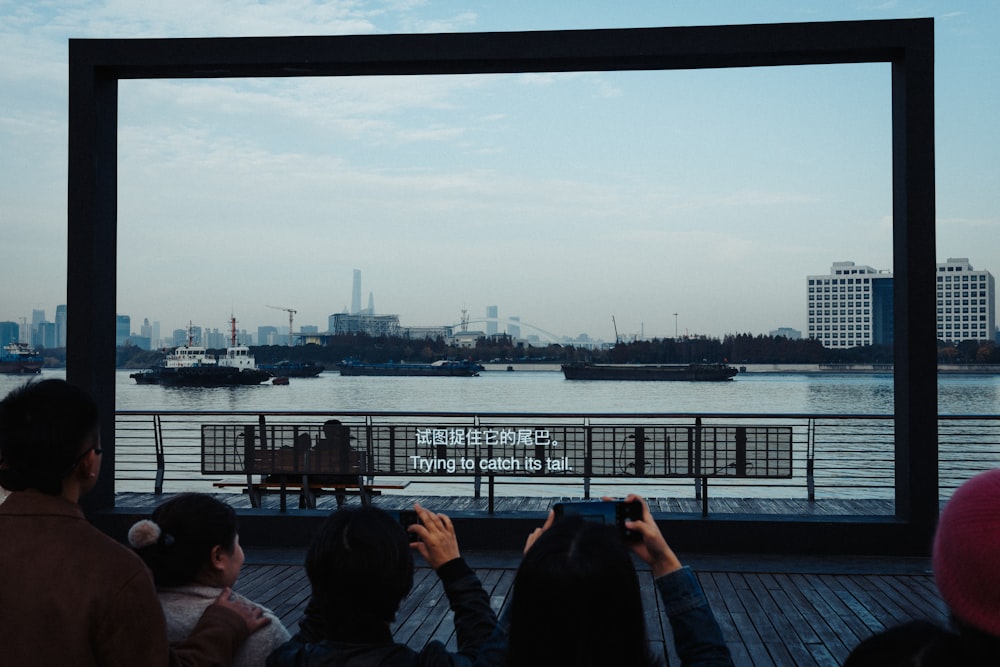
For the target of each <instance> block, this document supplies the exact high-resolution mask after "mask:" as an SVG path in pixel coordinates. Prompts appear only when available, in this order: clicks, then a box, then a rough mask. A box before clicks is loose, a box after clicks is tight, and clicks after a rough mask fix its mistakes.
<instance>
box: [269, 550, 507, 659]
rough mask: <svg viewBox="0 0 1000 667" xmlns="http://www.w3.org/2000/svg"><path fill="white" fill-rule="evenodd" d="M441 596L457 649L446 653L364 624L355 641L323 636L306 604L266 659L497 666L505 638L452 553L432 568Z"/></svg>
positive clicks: (436, 645) (441, 646) (437, 646)
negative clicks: (296, 626)
mask: <svg viewBox="0 0 1000 667" xmlns="http://www.w3.org/2000/svg"><path fill="white" fill-rule="evenodd" d="M437 575H438V577H439V578H440V579H441V583H442V585H443V586H444V592H445V595H447V596H448V602H449V604H450V605H451V610H452V611H453V612H454V614H455V633H456V636H457V640H458V651H457V652H455V653H452V652H450V651H448V650H447V648H445V646H444V644H442V643H441V642H440V641H431V642H429V643H428V644H427V645H426V646H424V647H422V648H420V650H414V649H412V648H410V647H409V646H406V645H405V644H397V643H395V642H394V641H393V638H392V634H391V633H390V631H389V628H388V627H386V626H384V625H380V626H378V627H372V628H369V629H368V632H367V633H366V634H367V636H365V637H359V638H357V639H358V640H357V641H352V642H345V641H332V640H329V639H325V638H324V637H323V636H322V634H321V630H320V629H319V628H320V627H321V625H322V624H321V623H318V622H316V619H311V618H310V611H309V609H307V610H306V617H305V618H304V619H303V620H302V623H301V624H300V628H301V629H300V630H299V632H298V633H296V635H295V636H294V637H292V639H291V640H290V641H288V642H286V643H285V644H283V645H281V646H279V647H278V648H277V649H275V651H274V652H273V653H272V654H271V656H270V657H269V658H268V660H267V665H268V667H438V666H441V667H466V666H472V665H481V666H486V665H502V664H503V661H504V656H505V649H506V643H505V641H504V635H503V633H502V632H501V631H500V628H499V625H498V623H497V617H496V614H495V613H494V612H493V609H492V608H491V607H490V599H489V596H488V595H487V594H486V591H484V590H483V586H482V584H481V583H480V581H479V578H478V577H477V576H476V574H475V573H474V572H473V571H472V570H471V569H470V568H469V566H468V565H467V564H466V563H465V561H464V560H463V559H461V558H456V559H455V560H453V561H450V562H448V563H445V564H444V565H442V566H441V567H440V568H438V570H437Z"/></svg>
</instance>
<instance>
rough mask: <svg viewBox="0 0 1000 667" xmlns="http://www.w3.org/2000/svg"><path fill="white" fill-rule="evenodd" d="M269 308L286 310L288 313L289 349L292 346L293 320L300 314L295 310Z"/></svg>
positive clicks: (280, 307)
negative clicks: (296, 314)
mask: <svg viewBox="0 0 1000 667" xmlns="http://www.w3.org/2000/svg"><path fill="white" fill-rule="evenodd" d="M264 305H265V306H266V307H268V308H274V309H275V310H284V311H287V312H288V347H291V346H292V320H293V318H294V317H295V313H297V312H299V311H297V310H295V309H293V308H284V307H282V306H267V304H264Z"/></svg>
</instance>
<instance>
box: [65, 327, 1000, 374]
mask: <svg viewBox="0 0 1000 667" xmlns="http://www.w3.org/2000/svg"><path fill="white" fill-rule="evenodd" d="M251 350H252V352H253V354H254V355H255V357H256V359H257V363H259V364H269V363H276V362H278V361H283V360H288V361H293V362H306V361H311V362H314V363H320V364H323V365H324V366H326V367H327V368H329V369H332V368H334V367H336V365H337V363H338V362H340V361H341V360H343V359H347V358H353V359H358V360H360V361H366V362H371V363H384V362H388V361H409V362H431V361H436V360H438V359H471V360H473V361H477V362H479V363H570V362H581V361H590V362H595V363H646V364H654V363H655V364H676V363H692V362H711V363H730V364H882V363H885V364H890V363H892V362H893V351H892V347H891V346H887V345H867V346H861V347H853V348H848V349H830V348H826V347H823V345H822V344H821V343H820V342H819V341H817V340H813V339H792V338H786V337H784V336H766V335H753V334H748V333H747V334H731V335H727V336H725V337H724V338H721V339H719V338H710V337H701V336H697V337H683V338H653V339H649V340H637V341H629V342H619V343H618V344H617V345H614V346H613V347H609V348H606V349H586V348H582V347H575V346H572V345H560V344H556V343H552V344H546V345H537V344H529V343H527V342H524V341H515V340H514V339H513V338H511V337H510V336H508V335H503V334H501V335H497V336H483V337H481V338H480V339H479V340H477V341H476V344H475V346H474V347H456V346H453V345H449V344H448V343H447V341H446V340H445V339H444V338H443V337H436V338H425V339H422V340H418V339H413V338H405V337H392V336H369V335H366V334H345V335H341V336H333V337H332V338H330V339H329V343H328V344H327V345H324V346H320V345H315V344H310V345H295V346H291V347H289V346H280V345H262V346H255V347H252V348H251ZM168 352H169V351H168V350H152V351H148V350H141V349H139V348H137V347H130V346H126V347H120V348H118V351H117V365H118V367H119V368H150V367H153V366H156V365H158V364H160V363H162V361H163V360H164V358H165V356H166V354H167V353H168ZM211 352H213V353H215V354H225V351H224V350H211ZM50 353H54V354H50ZM59 353H62V354H59ZM937 355H938V361H939V362H940V363H944V364H1000V347H998V346H997V345H996V344H995V343H994V342H993V341H971V340H970V341H963V342H961V343H958V344H957V345H951V344H948V343H945V342H943V341H938V349H937ZM59 357H62V359H60V358H59ZM46 359H47V361H48V362H49V363H48V364H47V365H60V364H59V361H62V362H63V363H65V354H64V351H62V350H47V351H46Z"/></svg>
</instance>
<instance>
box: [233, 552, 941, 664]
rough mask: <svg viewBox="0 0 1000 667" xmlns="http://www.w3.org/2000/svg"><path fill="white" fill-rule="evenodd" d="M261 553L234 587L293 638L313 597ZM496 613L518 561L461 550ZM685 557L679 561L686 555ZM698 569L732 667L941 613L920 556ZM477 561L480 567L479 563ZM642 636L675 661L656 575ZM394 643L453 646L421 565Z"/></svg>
mask: <svg viewBox="0 0 1000 667" xmlns="http://www.w3.org/2000/svg"><path fill="white" fill-rule="evenodd" d="M301 555H302V554H301V552H290V553H289V554H288V555H285V556H282V557H280V558H271V557H269V556H268V555H267V554H264V555H262V556H258V557H255V556H254V554H253V553H252V552H248V561H247V564H246V565H245V566H244V568H243V572H242V575H241V577H240V580H239V582H238V583H237V585H236V589H237V590H238V591H240V592H241V593H243V594H244V595H246V596H247V597H249V598H250V599H252V600H254V601H256V602H258V603H260V604H262V605H264V606H266V607H269V608H270V609H272V610H273V611H275V612H276V613H277V614H278V616H279V617H280V618H281V619H282V621H283V622H284V623H285V625H286V626H287V627H288V629H289V630H290V631H291V632H292V633H294V632H295V631H296V629H297V627H298V622H299V620H300V619H301V617H302V613H303V611H304V609H305V606H306V603H307V602H308V598H309V582H308V580H307V578H306V576H305V573H304V568H303V567H302V565H301V564H300V561H297V560H296V559H297V558H298V557H299V556H301ZM467 557H468V559H469V561H470V563H471V564H472V565H473V566H475V568H476V572H477V573H478V575H479V577H480V579H481V580H482V582H483V585H484V587H485V589H486V591H487V593H488V594H489V595H490V599H491V601H492V605H493V608H494V609H495V610H497V612H499V611H500V610H501V609H502V608H503V605H504V604H505V603H506V601H507V598H508V595H509V593H510V588H511V585H512V584H513V581H514V574H515V570H516V566H517V557H516V556H512V555H504V556H501V557H497V556H495V555H492V556H491V555H486V556H482V557H481V556H480V555H477V554H467ZM682 558H684V557H683V556H682ZM685 560H688V562H690V563H692V566H693V567H694V568H695V570H696V572H697V573H698V577H699V579H700V581H701V583H702V586H703V588H704V589H705V593H706V595H707V596H708V598H709V600H710V602H711V604H712V608H713V610H714V611H715V614H716V617H717V618H718V620H719V623H720V625H721V627H722V630H723V633H724V635H725V637H726V641H727V643H728V644H729V647H730V650H731V651H732V654H733V657H734V660H735V663H736V665H738V666H767V665H774V666H786V665H787V666H789V667H792V666H795V667H797V666H800V665H805V666H808V665H830V666H834V665H840V664H841V663H842V662H843V660H844V658H845V657H846V656H847V654H848V653H849V652H850V650H851V649H852V648H853V647H854V646H855V645H856V644H857V643H858V642H859V641H860V640H862V639H863V638H865V637H867V636H869V635H871V634H873V633H875V632H878V631H880V630H882V629H884V628H886V627H890V626H892V625H894V624H897V623H901V622H904V621H907V620H911V619H916V618H927V619H931V620H934V621H939V622H943V621H944V620H945V618H946V611H945V607H944V604H943V602H942V601H941V600H940V598H939V596H938V593H937V590H936V588H935V586H934V582H933V577H932V576H931V574H930V573H929V572H928V571H927V567H928V564H927V563H926V561H925V560H923V559H913V560H912V561H902V562H901V561H898V560H897V561H888V560H879V559H873V560H870V561H866V562H858V561H855V560H851V559H846V558H837V559H832V558H831V559H826V560H820V561H816V562H810V561H809V560H808V559H802V558H798V557H794V556H790V557H777V558H774V557H771V558H767V559H765V560H761V561H760V562H755V561H754V560H753V557H750V559H749V561H748V560H747V557H742V556H741V557H724V558H721V559H715V560H713V559H712V558H707V559H703V560H704V565H699V564H698V560H699V559H698V557H697V556H693V557H692V558H691V559H685ZM477 561H478V562H477ZM639 577H640V582H641V585H642V592H643V604H644V606H645V607H646V617H647V630H648V634H649V638H650V641H651V643H652V644H653V647H654V649H655V650H657V651H660V652H666V653H667V654H668V655H669V656H670V660H671V664H673V665H677V664H679V661H678V659H677V657H676V655H675V654H674V653H673V649H672V637H671V634H670V627H669V623H668V621H667V620H666V616H665V614H664V613H663V609H662V604H661V602H660V600H659V597H658V596H657V595H656V594H655V589H654V587H653V582H652V575H651V574H650V572H649V571H648V570H640V572H639ZM393 632H394V634H395V637H396V639H397V641H401V642H406V643H409V644H411V645H414V646H420V645H423V644H424V643H426V642H427V641H428V640H430V639H440V640H441V641H444V642H446V643H448V644H449V645H450V646H451V647H452V648H454V641H455V638H454V625H453V623H452V617H451V614H450V612H449V610H448V602H447V599H446V598H445V596H444V592H443V590H442V589H441V585H440V583H439V582H438V580H437V577H436V576H435V575H434V573H433V571H432V570H430V569H428V568H426V567H418V568H417V572H416V576H415V578H414V586H413V590H412V591H411V593H410V595H409V596H408V597H407V598H406V599H405V600H404V602H403V605H402V607H401V608H400V612H399V615H398V617H397V619H396V622H395V624H394V626H393Z"/></svg>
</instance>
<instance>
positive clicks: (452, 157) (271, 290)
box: [0, 0, 1000, 340]
mask: <svg viewBox="0 0 1000 667" xmlns="http://www.w3.org/2000/svg"><path fill="white" fill-rule="evenodd" d="M927 16H929V17H932V18H933V19H934V29H935V56H934V57H935V91H936V99H935V126H936V146H935V153H936V183H937V189H936V196H937V204H936V205H937V211H936V218H937V221H936V224H937V239H936V245H937V249H936V254H937V256H938V257H940V258H945V257H970V260H971V261H972V263H973V264H974V265H976V266H977V267H982V268H986V269H990V270H994V271H995V270H1000V244H996V243H987V242H984V240H988V239H993V238H996V237H998V236H1000V163H998V161H997V160H996V155H997V154H998V153H1000V133H997V132H996V131H995V128H994V125H995V119H996V118H997V117H998V116H1000V86H995V85H990V84H991V82H993V81H994V80H995V78H996V74H995V72H996V67H997V64H998V63H1000V43H998V41H997V40H996V38H995V37H996V35H995V33H996V26H997V25H1000V3H972V4H968V5H963V4H955V3H953V2H950V1H949V0H922V1H921V2H919V3H918V2H912V1H906V0H896V1H893V2H879V3H861V4H858V3H829V2H825V1H823V0H773V1H771V2H767V3H738V2H733V1H732V0H703V1H701V2H698V3H666V2H660V1H657V0H635V1H634V2H628V3H588V2H584V3H576V4H575V5H573V7H572V9H571V10H570V9H568V8H567V6H566V5H565V4H564V3H527V2H523V1H522V2H519V1H518V0H511V1H510V2H504V3H496V2H486V1H484V0H468V1H463V2H455V1H453V0H434V1H427V2H424V1H420V2H407V3H396V2H391V1H388V0H366V1H363V2H356V1H355V0H329V1H328V2H323V3H306V4H303V3H301V2H295V1H293V0H270V1H269V2H267V3H259V2H251V1H249V0H232V1H231V2H226V3H220V2H217V1H215V0H208V1H207V2H202V1H199V2H198V3H194V2H191V1H190V0H177V2H172V3H160V4H155V3H154V4H148V3H147V4H141V3H140V4H135V3H132V4H129V3H100V2H98V3H91V4H90V5H87V6H86V7H84V6H82V5H77V4H74V3H59V2H56V3H47V2H41V1H40V0H26V1H25V2H19V3H8V4H6V5H0V40H2V42H3V44H4V45H5V48H4V50H3V56H2V57H0V86H2V88H3V90H4V107H3V110H2V111H0V147H2V150H0V202H2V205H0V224H2V226H3V229H4V243H3V245H2V249H0V314H2V315H0V316H3V317H8V318H9V319H10V320H12V321H17V320H18V318H20V317H28V318H30V317H31V311H32V310H33V309H35V308H42V307H44V309H46V310H47V311H48V317H49V318H50V319H51V318H52V312H53V309H54V308H55V307H56V306H57V305H59V304H62V303H65V302H66V280H67V279H66V264H67V261H66V260H67V254H68V253H69V252H70V251H71V250H70V249H69V248H68V247H67V236H66V191H67V183H66V174H67V171H68V168H67V114H68V103H67V102H68V100H67V89H68V85H67V60H68V59H67V51H68V47H67V44H68V39H70V38H115V37H121V38H135V37H202V36H213V37H214V36H259V35H317V34H322V35H337V34H385V33H422V32H472V31H509V30H558V29H596V28H631V27H644V26H688V25H720V24H752V23H775V22H779V23H784V22H796V21H854V20H871V19H898V18H918V17H927ZM890 69H891V68H890V67H889V65H887V64H877V63H875V64H844V65H830V66H801V67H777V68H736V69H723V70H691V71H663V72H645V71H622V72H579V73H534V74H510V75H508V74H497V75H472V76H464V75H463V76H438V77H435V76H414V77H331V78H322V77H321V78H303V79H297V78H293V79H281V78H274V79H229V78H226V79H205V80H125V81H121V82H120V85H119V90H118V93H119V94H118V100H119V109H118V184H117V185H118V188H117V194H118V209H117V210H118V238H117V244H116V246H117V251H118V254H117V275H118V281H117V306H116V307H117V310H118V312H120V313H123V314H129V315H130V316H131V317H132V318H133V319H134V320H135V321H137V322H141V321H142V319H143V318H146V317H148V318H149V319H150V320H151V321H154V320H155V321H159V322H160V323H161V327H162V329H163V333H162V334H161V336H162V335H165V332H166V331H168V330H172V329H174V328H178V327H181V326H183V325H184V324H186V323H187V322H188V321H192V322H195V323H198V324H200V325H201V326H204V327H209V328H219V329H220V330H221V329H224V328H225V327H226V319H227V318H228V316H229V313H230V312H232V313H235V315H236V317H237V319H239V320H240V321H241V322H243V323H245V325H246V328H247V329H250V330H254V328H255V327H254V326H253V325H255V324H256V325H263V324H267V325H274V326H281V325H282V324H283V321H284V320H286V317H284V316H283V314H282V313H281V311H280V310H276V309H274V308H273V307H268V304H271V305H273V306H281V307H282V308H291V309H294V310H296V311H297V312H296V314H295V318H296V321H297V322H303V323H309V324H314V325H316V326H318V327H319V328H320V329H322V328H324V322H325V321H326V318H327V317H328V316H329V315H330V314H331V313H335V312H338V311H343V310H345V309H350V308H352V307H353V306H354V296H355V295H354V294H353V292H352V291H351V285H352V271H353V270H354V269H355V268H360V269H362V270H363V271H364V273H365V276H366V283H367V288H366V289H364V290H362V292H361V293H360V294H359V295H358V300H357V307H358V308H364V307H365V303H366V297H367V296H368V295H370V294H374V295H375V299H374V305H375V308H376V309H377V310H378V311H380V312H384V313H395V314H398V315H399V317H400V320H401V321H402V322H406V323H412V324H414V325H434V324H445V323H452V324H453V323H456V322H458V321H459V320H460V317H461V311H462V309H467V310H468V311H469V312H470V313H472V314H473V315H474V316H478V315H479V314H480V313H482V312H484V309H485V308H487V307H488V306H497V307H498V308H499V310H500V313H501V314H502V315H508V314H509V315H514V316H516V317H519V318H520V320H521V322H522V323H524V324H522V327H523V329H524V333H525V334H527V333H529V331H528V327H527V324H528V323H530V324H532V325H534V326H538V327H541V328H543V329H544V330H546V331H550V332H553V333H557V334H559V335H561V336H566V337H570V338H572V337H576V336H578V335H579V334H581V333H586V334H588V335H589V336H591V337H593V338H603V339H605V340H611V339H613V338H614V335H615V334H614V326H613V325H612V317H613V318H614V321H615V323H616V326H617V329H618V332H619V333H620V334H622V335H625V336H632V335H638V336H644V337H648V338H652V337H659V338H669V337H672V336H674V335H675V333H676V334H677V335H684V334H685V333H687V334H690V335H705V336H710V337H719V338H721V337H723V336H725V335H727V334H731V333H753V334H764V333H767V332H769V331H772V330H776V329H779V328H781V327H790V328H794V329H796V330H802V331H804V330H805V329H806V324H807V323H806V316H805V296H804V294H803V290H802V283H801V277H802V276H806V275H810V274H814V273H816V272H818V271H823V270H824V268H825V267H827V266H829V264H830V262H831V261H840V260H853V261H857V262H859V263H863V264H867V265H871V266H874V267H884V268H885V269H887V270H890V271H891V270H892V269H893V254H892V247H893V244H892V238H891V234H892V231H891V216H892V192H891V190H892V186H891V150H892V145H891V133H890V130H891V114H890V111H891V94H890V93H891V91H890V85H891V71H890ZM154 311H156V312H154ZM675 314H676V315H675ZM29 321H30V320H29ZM286 326H287V325H286Z"/></svg>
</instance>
